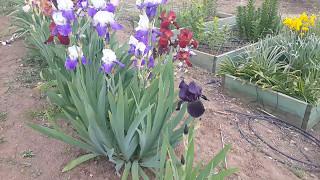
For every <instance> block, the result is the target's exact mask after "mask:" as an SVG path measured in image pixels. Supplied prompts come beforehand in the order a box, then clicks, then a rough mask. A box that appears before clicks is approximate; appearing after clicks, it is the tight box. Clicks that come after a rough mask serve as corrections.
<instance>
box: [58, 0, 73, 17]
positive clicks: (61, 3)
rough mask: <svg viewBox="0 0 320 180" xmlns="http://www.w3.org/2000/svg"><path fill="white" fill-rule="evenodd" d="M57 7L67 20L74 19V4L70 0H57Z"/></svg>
mask: <svg viewBox="0 0 320 180" xmlns="http://www.w3.org/2000/svg"><path fill="white" fill-rule="evenodd" d="M57 4H58V9H59V11H61V12H62V15H63V16H64V17H65V18H66V19H67V20H68V21H72V20H74V19H75V15H74V11H73V10H74V9H73V8H74V4H73V2H72V1H71V0H57Z"/></svg>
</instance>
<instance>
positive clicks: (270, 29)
mask: <svg viewBox="0 0 320 180" xmlns="http://www.w3.org/2000/svg"><path fill="white" fill-rule="evenodd" d="M278 6H279V2H278V0H264V2H263V4H262V7H261V8H258V9H256V7H255V0H249V1H248V5H247V6H239V7H238V8H237V26H238V29H239V32H240V35H241V36H243V37H244V38H247V39H248V40H250V41H258V40H259V39H262V38H264V37H266V35H268V34H277V33H278V32H279V30H280V28H281V23H280V22H281V18H280V16H279V14H278Z"/></svg>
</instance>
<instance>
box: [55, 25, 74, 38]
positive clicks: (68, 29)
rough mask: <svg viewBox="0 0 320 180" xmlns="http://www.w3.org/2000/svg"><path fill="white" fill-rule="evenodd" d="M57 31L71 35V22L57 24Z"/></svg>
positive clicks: (64, 34)
mask: <svg viewBox="0 0 320 180" xmlns="http://www.w3.org/2000/svg"><path fill="white" fill-rule="evenodd" d="M57 31H58V32H59V34H61V35H63V36H69V34H70V33H71V32H72V27H71V25H70V24H65V25H57Z"/></svg>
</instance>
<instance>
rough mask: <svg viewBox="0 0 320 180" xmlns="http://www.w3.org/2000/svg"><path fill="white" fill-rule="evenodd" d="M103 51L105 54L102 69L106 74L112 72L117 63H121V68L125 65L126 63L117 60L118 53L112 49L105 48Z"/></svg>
mask: <svg viewBox="0 0 320 180" xmlns="http://www.w3.org/2000/svg"><path fill="white" fill-rule="evenodd" d="M102 52H103V56H102V66H101V70H103V71H104V72H105V73H106V74H109V73H111V72H112V69H113V67H114V66H115V65H119V66H120V68H123V67H125V64H123V63H121V62H120V61H119V60H117V56H116V54H115V53H114V52H113V51H112V50H111V49H104V50H103V51H102Z"/></svg>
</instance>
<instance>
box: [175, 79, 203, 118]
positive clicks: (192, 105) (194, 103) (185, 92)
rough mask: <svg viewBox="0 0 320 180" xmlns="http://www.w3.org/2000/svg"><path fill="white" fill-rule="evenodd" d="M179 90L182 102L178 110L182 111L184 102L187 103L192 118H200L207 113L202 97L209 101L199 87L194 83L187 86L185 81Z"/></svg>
mask: <svg viewBox="0 0 320 180" xmlns="http://www.w3.org/2000/svg"><path fill="white" fill-rule="evenodd" d="M179 89H180V91H179V98H180V99H181V101H180V102H179V105H178V108H177V110H179V109H180V106H181V104H182V103H183V102H187V103H188V106H187V108H188V113H189V114H190V115H191V116H192V117H195V118H197V117H200V116H201V115H202V114H203V113H204V111H205V109H204V106H203V104H202V102H201V100H200V98H201V97H202V98H203V99H207V98H206V97H205V96H203V95H202V88H201V87H200V86H198V85H197V84H196V83H195V82H194V81H192V82H190V83H189V84H186V83H185V82H184V80H182V81H181V83H180V85H179Z"/></svg>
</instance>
